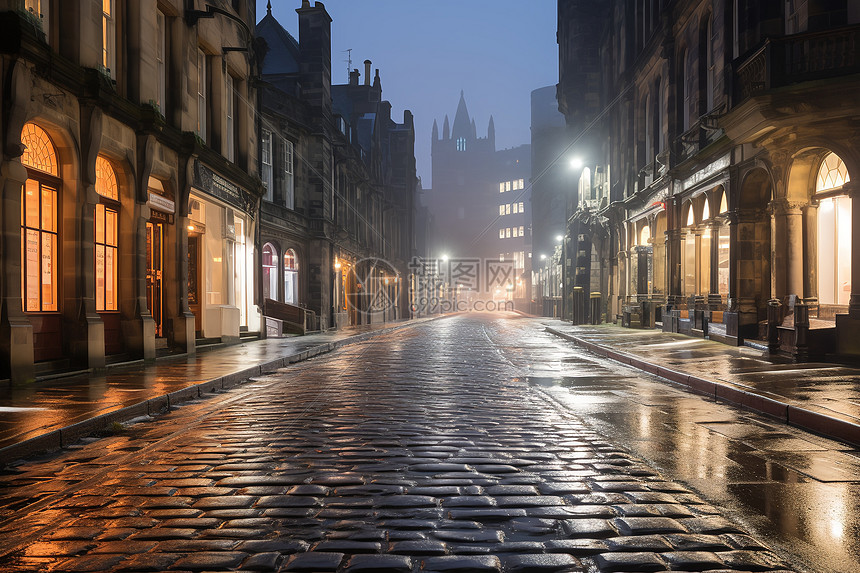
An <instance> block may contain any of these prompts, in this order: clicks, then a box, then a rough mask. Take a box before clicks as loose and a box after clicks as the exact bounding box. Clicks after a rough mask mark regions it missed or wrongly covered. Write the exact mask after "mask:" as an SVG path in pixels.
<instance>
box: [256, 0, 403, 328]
mask: <svg viewBox="0 0 860 573" xmlns="http://www.w3.org/2000/svg"><path fill="white" fill-rule="evenodd" d="M296 12H297V14H298V21H299V28H298V29H299V38H298V40H296V39H295V38H293V36H292V35H290V33H289V32H287V31H286V30H285V29H284V28H283V26H281V24H280V23H279V22H278V21H277V20H276V19H275V18H274V17H273V16H272V14H271V11H269V12H268V13H267V14H266V16H264V17H263V19H262V20H261V21H260V23H259V24H258V25H257V34H258V36H259V38H260V51H261V52H262V54H263V55H262V65H261V68H262V69H261V71H262V83H261V86H262V87H261V99H262V109H261V123H262V125H261V128H260V133H261V141H262V143H261V146H262V147H261V154H260V157H261V165H260V169H261V176H262V179H263V181H264V184H265V187H266V193H265V195H264V198H263V201H262V205H261V216H260V233H261V235H260V236H261V238H260V242H261V245H262V246H261V256H262V269H261V288H262V292H261V300H262V301H263V313H264V315H265V320H266V323H267V324H268V330H269V334H270V335H277V334H281V333H283V332H285V331H288V330H296V329H298V330H307V329H311V328H319V329H326V328H331V327H339V326H345V325H351V324H366V323H375V322H380V321H386V320H395V319H400V318H406V317H408V316H409V315H410V313H409V300H408V294H409V289H408V287H407V283H408V277H409V272H410V271H409V268H408V264H409V262H410V260H411V258H412V256H413V254H414V248H415V236H414V235H415V230H414V220H415V195H416V192H417V191H416V190H417V188H418V178H417V174H416V168H415V148H414V142H415V129H414V125H413V119H412V114H411V112H409V111H406V112H405V113H404V116H403V121H402V122H401V123H398V122H396V121H395V120H394V119H392V117H391V115H392V114H391V104H390V103H389V102H387V101H385V100H383V99H382V85H381V79H380V76H379V70H376V73H375V77H374V78H373V80H372V81H371V66H372V63H371V62H370V61H365V69H364V71H363V76H364V78H363V81H360V79H361V76H362V73H361V72H359V70H353V71H352V72H351V73H350V80H349V83H348V84H346V85H332V78H331V21H332V20H331V17H330V16H329V14H328V12H327V11H326V9H325V7H324V6H323V4H322V3H321V2H317V3H315V5H313V6H311V4H310V2H307V1H306V2H303V3H302V5H301V7H300V8H299V9H298V10H296Z"/></svg>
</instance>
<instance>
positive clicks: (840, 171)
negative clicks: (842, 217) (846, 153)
mask: <svg viewBox="0 0 860 573" xmlns="http://www.w3.org/2000/svg"><path fill="white" fill-rule="evenodd" d="M849 181H851V177H850V176H849V175H848V168H847V167H846V166H845V162H843V161H842V158H841V157H839V156H838V155H836V154H835V153H829V154H828V155H827V157H825V158H824V161H822V162H821V167H819V169H818V179H817V180H816V183H815V192H816V193H821V192H823V191H829V190H831V189H838V188H839V187H842V186H843V185H845V184H846V183H848V182H849Z"/></svg>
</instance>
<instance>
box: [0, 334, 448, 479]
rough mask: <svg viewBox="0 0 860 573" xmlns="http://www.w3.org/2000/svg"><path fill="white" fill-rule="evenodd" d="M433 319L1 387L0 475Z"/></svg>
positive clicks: (268, 342) (257, 342) (266, 342)
mask: <svg viewBox="0 0 860 573" xmlns="http://www.w3.org/2000/svg"><path fill="white" fill-rule="evenodd" d="M436 318H438V317H430V318H421V319H415V320H410V321H403V322H396V323H386V324H380V325H364V326H357V327H349V328H345V329H342V330H339V331H336V332H331V333H320V334H311V335H308V336H298V337H292V338H274V339H267V340H255V341H252V342H246V343H243V344H237V345H233V346H227V347H224V348H220V349H216V350H208V351H205V352H200V353H197V354H195V355H191V356H188V355H181V356H177V357H165V358H163V359H159V360H158V361H156V362H155V363H151V364H143V363H142V362H138V363H135V364H132V365H128V366H116V367H113V368H109V369H107V370H106V371H102V372H98V373H94V374H82V375H77V376H70V377H67V378H56V379H52V380H49V381H37V382H35V383H33V384H30V385H27V386H21V387H11V388H10V387H4V388H0V468H2V466H3V465H4V464H7V463H9V462H11V461H14V460H16V459H19V458H21V457H24V456H27V455H31V454H34V453H39V452H43V451H53V450H56V449H59V448H62V447H64V446H68V445H70V444H73V443H75V442H76V441H78V440H79V439H80V438H82V437H84V436H87V435H91V434H93V433H96V432H99V431H103V430H105V429H107V428H110V426H111V425H112V424H113V423H115V422H124V421H127V420H131V419H132V418H137V417H140V416H148V415H154V414H157V413H159V412H163V411H165V410H166V409H168V408H170V407H171V406H172V405H175V404H177V403H179V402H182V401H185V400H191V399H194V398H197V397H199V396H200V395H202V394H204V393H209V392H213V391H218V390H221V389H225V388H229V387H231V386H235V385H236V384H238V383H240V382H242V381H244V380H247V379H248V378H250V377H253V376H259V375H260V374H262V373H264V372H270V371H273V370H276V369H278V368H281V367H283V366H286V365H288V364H292V363H294V362H300V361H302V360H307V359H308V358H310V357H312V356H316V355H318V354H323V353H325V352H330V351H332V350H334V349H335V348H338V347H341V346H345V345H347V344H353V343H355V342H359V341H362V340H366V339H367V338H370V337H372V336H376V335H378V334H380V333H382V332H388V331H391V330H395V329H399V328H405V327H408V326H412V325H415V324H420V323H422V322H426V321H428V320H435V319H436Z"/></svg>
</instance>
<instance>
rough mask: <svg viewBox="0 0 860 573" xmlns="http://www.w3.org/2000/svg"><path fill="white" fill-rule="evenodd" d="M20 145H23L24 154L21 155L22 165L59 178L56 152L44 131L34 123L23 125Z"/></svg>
mask: <svg viewBox="0 0 860 573" xmlns="http://www.w3.org/2000/svg"><path fill="white" fill-rule="evenodd" d="M21 143H23V144H24V153H23V154H22V155H21V163H22V164H24V165H25V166H27V167H29V168H30V169H35V170H37V171H41V172H43V173H47V174H48V175H53V176H54V177H59V169H58V168H57V152H56V150H55V149H54V144H53V143H51V139H50V138H49V137H48V134H47V133H45V130H44V129H42V128H41V127H39V126H38V125H36V124H35V123H28V124H26V125H24V129H23V130H22V131H21Z"/></svg>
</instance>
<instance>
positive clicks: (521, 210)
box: [520, 201, 525, 213]
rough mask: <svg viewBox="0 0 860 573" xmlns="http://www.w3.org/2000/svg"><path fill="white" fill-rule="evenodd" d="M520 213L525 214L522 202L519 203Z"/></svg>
mask: <svg viewBox="0 0 860 573" xmlns="http://www.w3.org/2000/svg"><path fill="white" fill-rule="evenodd" d="M520 213H525V211H524V210H523V202H522V201H520Z"/></svg>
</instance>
